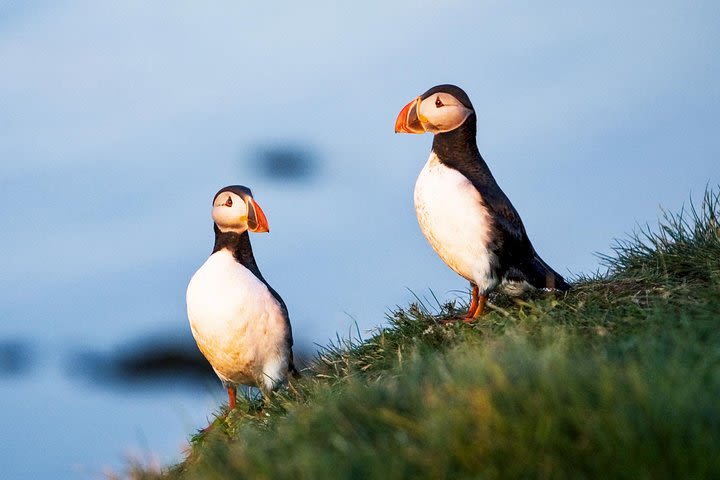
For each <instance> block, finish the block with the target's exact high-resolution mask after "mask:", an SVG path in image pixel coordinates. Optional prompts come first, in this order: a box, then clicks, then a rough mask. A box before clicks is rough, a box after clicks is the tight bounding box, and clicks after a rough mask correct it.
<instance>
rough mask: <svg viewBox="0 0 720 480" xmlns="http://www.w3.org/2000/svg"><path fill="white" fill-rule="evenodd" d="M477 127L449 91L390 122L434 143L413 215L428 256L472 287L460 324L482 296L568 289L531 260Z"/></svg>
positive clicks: (456, 91)
mask: <svg viewBox="0 0 720 480" xmlns="http://www.w3.org/2000/svg"><path fill="white" fill-rule="evenodd" d="M476 125H477V117H476V115H475V110H474V108H473V106H472V103H470V98H469V97H468V96H467V94H466V93H465V92H464V91H463V90H462V89H461V88H460V87H457V86H455V85H438V86H435V87H433V88H431V89H430V90H428V91H427V92H425V93H423V94H422V95H420V96H419V97H417V98H415V99H413V100H412V101H411V102H409V103H408V104H407V105H405V107H403V109H402V110H401V111H400V113H399V114H398V116H397V119H396V121H395V133H425V132H431V133H433V134H434V135H435V136H434V138H433V144H432V150H431V152H430V158H429V159H428V161H427V163H426V164H425V167H424V168H423V169H422V171H421V172H420V175H419V176H418V179H417V182H416V184H415V195H414V196H415V212H416V213H417V217H418V223H419V224H420V229H421V230H422V232H423V234H424V235H425V238H427V240H428V242H429V243H430V245H431V246H432V247H433V249H434V250H435V252H437V254H438V255H439V256H440V258H442V260H443V261H444V262H445V263H446V264H447V265H448V266H449V267H450V268H452V269H453V270H454V271H455V272H456V273H458V274H459V275H461V276H462V277H464V278H465V279H467V280H468V281H469V282H470V284H471V286H472V298H471V302H470V308H469V309H468V312H467V315H466V316H465V321H472V320H473V319H475V318H477V317H478V316H480V315H482V313H483V311H484V309H485V303H486V301H487V296H488V294H489V293H490V292H492V291H493V290H494V289H495V288H496V287H497V286H498V285H499V284H500V283H501V282H505V283H507V284H510V285H512V284H518V283H522V284H525V283H527V284H529V285H531V286H533V287H535V288H551V289H557V290H568V289H569V288H570V285H568V284H567V283H566V282H565V280H564V279H563V277H562V276H560V275H559V274H558V273H557V272H556V271H555V270H553V269H552V268H550V266H548V264H547V263H545V262H544V261H543V260H542V259H541V258H540V256H539V255H538V254H537V252H535V248H533V246H532V243H530V239H529V238H528V236H527V233H526V232H525V226H524V225H523V223H522V220H521V219H520V215H519V214H518V212H517V210H515V207H513V205H512V203H510V200H509V199H508V198H507V196H506V195H505V193H504V192H503V191H502V190H501V189H500V186H498V184H497V182H496V181H495V178H494V177H493V175H492V173H490V169H489V168H488V166H487V164H486V163H485V160H483V158H482V156H481V155H480V151H479V150H478V147H477V143H476V140H475V134H476V128H477V127H476Z"/></svg>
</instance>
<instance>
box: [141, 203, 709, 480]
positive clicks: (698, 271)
mask: <svg viewBox="0 0 720 480" xmlns="http://www.w3.org/2000/svg"><path fill="white" fill-rule="evenodd" d="M719 213H720V194H719V193H718V192H708V193H707V194H706V196H705V199H704V202H703V203H702V205H701V206H700V208H698V209H695V208H693V207H691V208H690V209H689V210H688V211H685V212H681V213H680V214H678V215H672V214H666V215H665V217H664V220H663V222H662V223H661V224H660V226H659V228H658V230H657V233H654V231H653V230H650V229H645V230H643V231H641V232H640V233H639V234H636V235H635V236H633V237H631V238H630V239H628V240H623V241H619V242H617V244H616V245H615V248H614V254H613V255H612V256H606V257H603V260H604V262H605V264H606V265H607V267H608V272H607V273H606V274H604V275H596V276H594V277H588V278H581V279H578V281H577V282H576V283H575V284H574V287H575V288H574V289H573V290H572V291H571V292H569V293H567V294H565V295H555V294H548V293H542V292H540V293H536V294H534V295H532V296H530V297H529V298H525V299H523V300H515V299H511V298H509V297H505V296H502V295H498V296H496V297H495V298H493V299H492V302H493V308H492V311H491V312H490V313H489V314H488V315H486V316H485V317H484V318H483V319H481V320H480V321H479V322H478V323H477V324H475V325H472V326H469V325H461V324H456V325H444V324H443V323H442V321H443V320H445V319H448V318H452V317H456V316H458V315H460V314H462V313H463V308H464V306H462V305H461V306H456V305H454V304H452V303H450V304H445V305H437V306H436V307H435V309H434V310H432V309H431V308H430V307H428V306H427V305H425V304H423V303H422V302H418V303H417V304H415V305H412V306H410V307H409V308H408V309H398V310H397V311H396V312H394V313H393V314H391V315H390V316H389V319H388V320H389V326H388V327H386V328H383V329H380V330H378V331H377V332H376V333H375V334H374V335H373V336H372V337H371V338H368V339H366V340H364V341H360V340H356V341H354V342H352V341H338V342H337V343H336V344H335V345H331V346H329V347H327V348H324V349H322V350H321V351H320V352H319V353H318V356H317V358H316V361H315V363H314V365H313V367H312V368H311V369H309V370H308V371H306V372H305V376H304V379H302V380H301V381H299V382H295V383H294V384H293V385H292V387H291V388H290V389H288V390H287V391H284V392H281V393H280V394H278V395H276V396H275V397H274V398H273V399H272V400H271V401H270V402H269V404H268V406H267V407H266V408H265V410H264V411H263V412H259V410H258V409H259V403H258V401H257V400H253V399H245V400H244V402H241V403H240V406H239V408H238V409H236V411H235V412H232V413H231V414H230V416H229V417H228V418H227V419H221V420H217V421H216V425H217V426H216V428H215V429H213V431H211V432H210V433H209V434H199V435H197V436H195V437H194V438H193V440H192V445H191V451H190V453H189V456H188V459H187V460H186V461H185V462H183V463H182V464H180V465H177V466H175V467H172V468H170V469H169V470H168V471H166V472H163V473H161V474H157V475H156V474H153V473H151V472H144V471H142V470H136V471H134V472H133V476H135V477H138V478H140V477H144V478H153V477H155V476H160V477H162V478H191V479H192V478H203V479H204V478H246V477H247V478H301V479H302V478H307V479H314V478H433V479H436V478H471V477H472V478H478V477H482V478H504V477H517V476H523V477H547V478H578V477H609V478H613V477H617V478H710V477H718V476H720V455H718V446H719V445H720V400H719V399H720V328H718V327H720V318H719V317H720V229H719V228H718V216H719Z"/></svg>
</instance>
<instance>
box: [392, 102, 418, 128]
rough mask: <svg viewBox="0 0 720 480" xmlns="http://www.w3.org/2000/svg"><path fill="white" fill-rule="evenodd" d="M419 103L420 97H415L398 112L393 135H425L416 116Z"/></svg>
mask: <svg viewBox="0 0 720 480" xmlns="http://www.w3.org/2000/svg"><path fill="white" fill-rule="evenodd" d="M420 102H421V100H420V97H417V98H416V99H415V100H413V101H412V102H410V103H408V104H407V105H405V106H404V107H403V109H402V110H400V113H399V114H398V116H397V119H396V120H395V133H425V128H424V127H423V125H422V122H421V121H420V118H419V116H418V107H419V106H420Z"/></svg>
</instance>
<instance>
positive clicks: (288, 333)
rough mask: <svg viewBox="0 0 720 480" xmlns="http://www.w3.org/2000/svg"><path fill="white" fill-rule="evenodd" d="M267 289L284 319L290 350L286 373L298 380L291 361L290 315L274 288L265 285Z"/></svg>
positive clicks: (297, 373)
mask: <svg viewBox="0 0 720 480" xmlns="http://www.w3.org/2000/svg"><path fill="white" fill-rule="evenodd" d="M266 285H267V284H266ZM267 288H268V290H270V293H271V294H272V296H273V297H274V298H275V300H276V301H277V302H278V303H279V304H280V310H282V314H283V318H284V319H285V325H286V326H287V337H286V342H287V347H288V350H290V356H289V357H288V358H289V359H288V371H289V372H290V373H291V374H292V375H293V377H295V378H300V372H299V371H298V369H297V367H295V360H294V359H293V351H292V346H293V335H292V325H290V314H289V313H288V309H287V305H285V301H284V300H283V299H282V297H281V296H280V294H279V293H277V292H276V291H275V289H274V288H272V287H271V286H270V285H267Z"/></svg>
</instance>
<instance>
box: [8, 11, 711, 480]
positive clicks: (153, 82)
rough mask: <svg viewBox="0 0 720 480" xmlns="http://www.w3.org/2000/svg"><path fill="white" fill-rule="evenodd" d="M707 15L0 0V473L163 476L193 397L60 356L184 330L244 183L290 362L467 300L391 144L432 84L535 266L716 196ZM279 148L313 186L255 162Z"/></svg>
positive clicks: (191, 424)
mask: <svg viewBox="0 0 720 480" xmlns="http://www.w3.org/2000/svg"><path fill="white" fill-rule="evenodd" d="M613 3H614V4H613ZM719 14H720V7H719V6H718V5H717V4H716V3H715V2H696V3H695V4H693V5H692V6H690V5H679V4H675V3H674V2H660V3H658V2H645V3H644V4H643V5H640V4H635V5H634V6H627V5H626V4H625V3H622V2H611V3H610V4H608V3H604V4H603V5H598V4H596V2H576V3H574V4H573V5H572V6H569V7H568V6H564V7H549V6H540V5H535V4H533V5H525V6H523V7H522V8H519V7H518V9H513V8H512V7H510V6H507V5H505V4H503V3H496V2H488V3H482V4H480V3H479V2H447V3H446V4H443V5H438V4H437V3H436V2H409V1H407V2H394V3H393V4H392V5H387V4H384V3H381V2H377V3H363V4H362V5H344V4H338V5H335V4H331V3H326V4H324V5H322V6H317V7H310V6H308V5H305V4H295V3H288V4H279V5H278V4H276V5H269V6H252V7H247V6H245V5H243V6H239V4H234V3H231V2H228V3H227V4H225V5H221V6H215V7H213V6H206V5H203V6H199V5H198V6H193V5H188V4H183V5H177V4H175V3H148V4H133V5H130V4H125V3H120V4H114V5H108V4H96V3H83V2H75V1H66V2H57V3H53V4H50V3H44V4H43V3H37V4H33V5H32V6H28V5H24V4H23V5H22V6H20V4H18V3H16V2H5V3H2V2H0V73H2V75H0V218H1V219H2V222H3V225H4V228H3V229H2V231H1V232H0V249H1V250H0V251H2V252H3V255H2V256H1V257H0V271H1V272H2V275H0V318H1V319H2V327H0V343H2V342H6V341H10V342H19V343H21V344H23V345H27V346H28V349H27V350H26V352H27V354H23V356H24V357H27V359H26V360H27V362H26V363H27V364H26V366H25V367H24V368H20V369H19V370H17V371H13V372H14V373H13V372H10V373H7V374H5V375H3V376H0V385H1V386H2V387H1V388H2V395H1V397H2V402H3V408H2V410H0V411H1V412H2V413H1V414H0V415H2V418H1V419H0V423H2V425H3V433H4V434H5V438H6V441H5V442H4V445H3V448H2V453H0V471H2V472H3V474H4V475H6V476H7V478H96V477H97V476H98V475H100V474H101V473H102V472H103V471H115V472H122V471H123V468H125V466H126V465H127V459H128V458H129V457H131V458H137V459H140V460H141V461H143V462H146V463H155V464H166V463H168V462H172V461H176V460H178V459H179V458H180V457H181V451H182V447H183V445H184V444H185V442H186V439H187V436H188V434H189V433H191V432H192V431H193V430H194V429H196V428H200V427H202V426H204V425H205V423H206V419H207V417H208V415H209V414H210V413H211V412H212V411H213V410H214V409H215V408H216V406H217V405H218V404H219V403H220V402H222V401H223V400H224V398H223V392H222V390H221V389H220V388H219V386H218V385H216V384H212V383H211V384H208V385H200V386H198V384H196V383H188V384H187V385H184V384H183V383H182V382H175V383H172V384H168V385H165V384H158V385H154V386H143V387H142V388H140V387H132V386H127V385H125V386H122V385H121V386H116V387H113V386H110V385H109V384H108V383H107V382H101V381H97V380H88V379H84V377H82V376H78V375H74V374H73V370H74V368H75V367H74V366H73V364H72V361H71V359H72V358H74V355H75V354H76V353H77V352H78V351H80V352H82V351H93V352H109V351H113V350H114V349H117V348H119V347H121V346H123V345H126V344H128V342H133V341H135V340H142V339H144V338H148V337H149V336H153V335H158V334H160V335H162V334H163V332H167V335H168V336H172V334H174V332H186V331H187V328H188V325H187V320H186V318H185V311H184V290H185V287H186V285H187V281H188V279H189V278H190V276H191V275H192V273H193V272H194V271H195V269H196V268H197V267H198V266H199V265H200V264H202V262H203V261H204V260H205V258H206V257H207V255H208V253H209V251H210V249H211V244H212V229H211V222H210V218H209V203H210V200H211V197H212V195H213V194H214V193H215V192H216V191H217V189H218V188H219V187H221V186H224V185H227V184H232V183H242V184H245V185H248V186H250V187H251V188H252V189H253V192H254V194H255V197H256V199H257V201H258V202H259V203H260V205H261V206H262V208H263V210H264V211H265V212H266V214H267V216H268V220H269V222H270V228H271V233H270V234H266V235H256V236H254V237H253V239H252V241H253V246H254V248H255V254H256V258H257V260H258V263H259V264H260V268H261V269H262V271H263V273H264V274H265V276H266V278H267V279H268V280H269V281H270V283H271V284H272V285H273V286H274V287H275V288H276V289H277V290H278V291H279V292H280V293H281V295H282V296H283V297H284V299H285V301H286V303H287V304H288V307H289V309H290V313H291V318H292V321H293V327H294V331H295V336H296V341H297V343H298V344H299V345H300V346H305V347H306V348H312V346H313V345H314V344H315V343H320V344H324V343H326V341H327V339H329V338H332V337H334V336H335V334H336V333H337V332H339V333H340V334H341V335H347V332H349V331H350V330H351V329H353V328H354V324H355V323H357V325H358V327H359V328H360V330H361V331H363V332H364V331H367V330H368V329H371V328H374V327H377V326H378V325H380V324H381V323H382V321H383V315H384V313H385V312H387V311H388V310H389V309H392V308H393V307H394V306H395V305H405V304H407V303H408V302H410V301H411V300H412V299H413V298H414V297H413V292H414V293H415V294H417V295H419V296H430V290H431V289H432V291H433V292H434V293H435V294H436V295H437V296H438V297H440V299H443V300H445V299H454V298H458V297H459V296H462V295H464V293H463V290H464V289H466V285H465V283H464V282H463V281H461V280H460V279H459V278H458V277H457V276H456V275H455V274H454V273H452V272H451V271H450V270H449V269H447V268H446V267H445V266H444V265H443V264H442V262H441V261H440V260H439V259H437V258H436V256H435V255H434V253H433V252H432V251H431V249H430V247H429V246H428V245H427V244H426V242H425V240H424V239H423V238H422V236H421V234H420V232H419V229H418V227H417V223H416V220H415V217H414V211H413V206H412V189H413V184H414V180H415V178H416V176H417V173H418V172H419V171H420V169H421V168H422V165H423V164H424V162H425V160H426V158H427V155H428V153H429V148H430V143H431V138H430V136H422V137H420V136H411V135H394V134H393V131H392V130H393V125H394V120H395V116H396V114H397V112H398V111H399V110H400V108H401V107H402V106H403V105H404V104H405V103H406V102H407V101H409V100H410V99H412V98H413V97H415V96H416V95H418V94H420V93H422V92H423V91H424V90H426V89H427V88H429V87H430V86H432V85H434V84H437V83H446V82H452V83H457V84H459V85H461V86H462V87H464V88H465V89H466V91H467V92H468V93H469V94H470V97H471V99H472V100H473V102H474V105H475V108H476V111H477V113H478V131H479V133H478V142H479V145H480V149H481V152H482V153H483V155H484V156H485V158H486V160H487V161H488V163H489V165H490V166H491V168H492V170H493V172H494V174H495V176H496V178H497V179H498V181H499V183H500V184H501V186H502V187H503V188H504V189H505V192H506V193H507V194H508V196H509V197H510V198H511V199H512V201H513V203H514V204H515V206H516V207H517V209H518V210H519V212H520V213H521V215H522V216H523V218H524V220H525V224H526V227H527V230H528V232H529V233H530V236H531V238H532V239H533V242H534V244H535V246H536V248H537V250H538V251H539V252H540V253H541V255H542V256H543V257H544V258H545V259H546V260H547V261H548V263H550V264H551V265H553V266H555V267H556V269H557V270H558V271H560V272H561V273H564V274H567V275H570V276H572V275H573V274H575V273H580V272H585V273H587V272H591V271H593V270H595V269H597V268H598V261H597V258H596V257H595V256H594V252H597V251H601V252H607V251H608V247H609V245H610V244H611V241H612V239H613V238H614V237H617V236H622V235H623V234H624V233H625V232H629V231H631V230H632V229H633V228H634V226H635V225H636V224H637V223H644V222H650V223H653V222H654V221H655V219H656V218H657V217H658V215H659V213H660V210H659V208H658V206H659V205H663V206H666V207H668V208H669V209H671V210H675V209H677V208H679V207H680V205H681V204H682V203H683V202H685V201H687V200H688V199H689V198H690V197H691V195H692V196H693V198H698V197H699V195H700V194H701V193H702V191H703V189H704V188H705V185H706V184H707V183H708V182H709V183H710V184H717V183H718V182H720V169H718V167H717V165H718V160H717V159H718V157H719V154H720V137H718V135H717V131H718V126H719V124H718V118H720V81H718V80H720V58H718V57H717V55H714V52H716V51H718V47H719V46H720V33H719V31H718V29H717V24H718V20H719V19H720V18H718V17H720V15H719ZM286 147H287V148H290V149H293V148H294V149H299V150H300V151H303V152H306V154H307V155H308V156H309V157H310V158H311V159H312V161H313V162H314V163H313V165H314V168H312V169H311V170H310V171H309V172H305V173H306V174H305V175H304V176H302V177H301V178H298V179H292V178H290V179H288V178H284V177H280V178H278V177H274V176H272V175H268V173H267V172H262V171H261V170H260V169H259V168H258V163H257V162H258V158H257V157H258V155H259V153H258V152H262V151H265V150H267V149H273V148H286Z"/></svg>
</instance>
